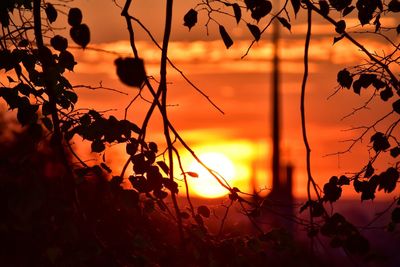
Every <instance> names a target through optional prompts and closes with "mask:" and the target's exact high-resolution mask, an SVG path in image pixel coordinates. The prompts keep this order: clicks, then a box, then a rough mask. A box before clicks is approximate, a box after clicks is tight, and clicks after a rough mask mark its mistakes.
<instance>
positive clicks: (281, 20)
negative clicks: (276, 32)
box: [278, 17, 292, 31]
mask: <svg viewBox="0 0 400 267" xmlns="http://www.w3.org/2000/svg"><path fill="white" fill-rule="evenodd" d="M278 20H279V22H280V23H281V24H282V25H283V27H285V28H287V29H288V30H289V31H290V29H291V28H292V25H290V23H289V21H287V19H285V18H282V17H278Z"/></svg>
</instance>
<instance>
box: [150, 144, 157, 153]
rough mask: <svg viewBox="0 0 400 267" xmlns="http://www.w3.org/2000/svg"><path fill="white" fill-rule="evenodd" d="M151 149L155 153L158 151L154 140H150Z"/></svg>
mask: <svg viewBox="0 0 400 267" xmlns="http://www.w3.org/2000/svg"><path fill="white" fill-rule="evenodd" d="M149 149H150V150H151V151H153V152H154V153H157V152H158V147H157V144H156V143H154V142H150V143H149Z"/></svg>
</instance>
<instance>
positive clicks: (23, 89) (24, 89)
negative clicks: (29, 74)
mask: <svg viewBox="0 0 400 267" xmlns="http://www.w3.org/2000/svg"><path fill="white" fill-rule="evenodd" d="M14 89H16V90H18V92H20V93H21V94H23V95H25V96H29V95H31V94H32V95H35V93H36V91H35V89H33V88H32V87H30V86H29V85H27V84H26V83H19V84H18V85H17V86H15V87H14Z"/></svg>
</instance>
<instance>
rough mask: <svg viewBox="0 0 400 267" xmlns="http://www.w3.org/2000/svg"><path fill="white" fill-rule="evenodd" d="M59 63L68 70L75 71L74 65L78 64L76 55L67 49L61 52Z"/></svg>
mask: <svg viewBox="0 0 400 267" xmlns="http://www.w3.org/2000/svg"><path fill="white" fill-rule="evenodd" d="M58 64H59V65H60V66H61V67H62V68H65V69H67V70H70V71H73V70H74V66H75V65H76V62H75V59H74V56H73V55H72V54H71V53H70V52H68V51H67V50H64V51H62V52H61V53H60V55H59V57H58Z"/></svg>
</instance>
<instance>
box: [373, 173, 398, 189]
mask: <svg viewBox="0 0 400 267" xmlns="http://www.w3.org/2000/svg"><path fill="white" fill-rule="evenodd" d="M379 176H380V183H379V188H378V189H379V190H382V189H383V191H384V192H385V193H391V192H393V191H394V189H395V188H396V185H397V181H398V179H399V172H398V171H397V170H396V169H395V168H393V167H390V168H388V169H387V170H386V171H385V172H382V173H381V174H380V175H379Z"/></svg>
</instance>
